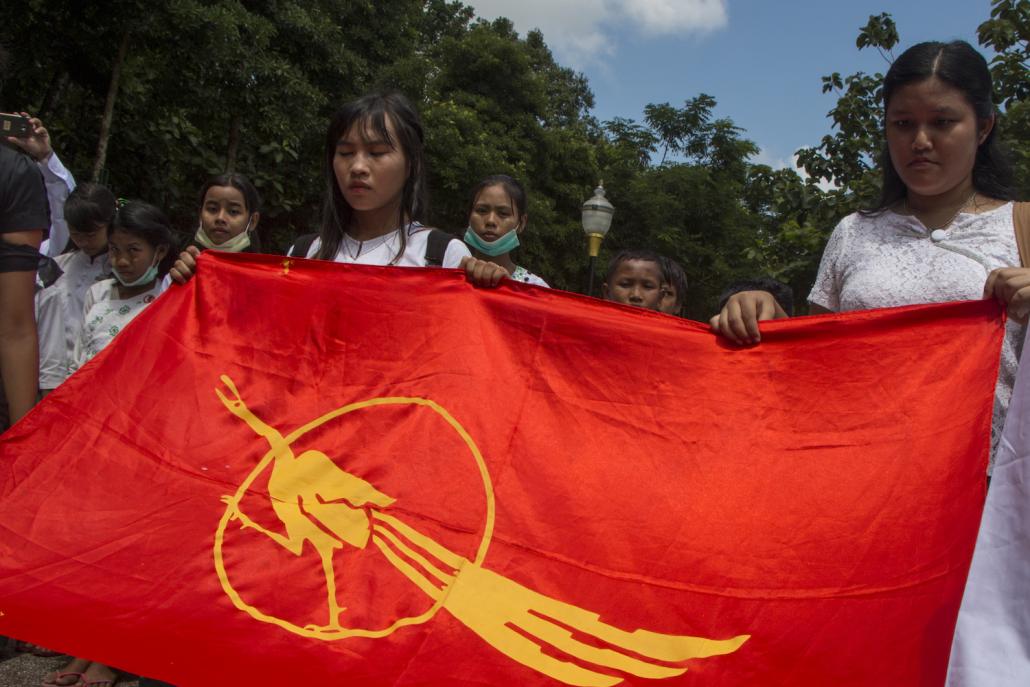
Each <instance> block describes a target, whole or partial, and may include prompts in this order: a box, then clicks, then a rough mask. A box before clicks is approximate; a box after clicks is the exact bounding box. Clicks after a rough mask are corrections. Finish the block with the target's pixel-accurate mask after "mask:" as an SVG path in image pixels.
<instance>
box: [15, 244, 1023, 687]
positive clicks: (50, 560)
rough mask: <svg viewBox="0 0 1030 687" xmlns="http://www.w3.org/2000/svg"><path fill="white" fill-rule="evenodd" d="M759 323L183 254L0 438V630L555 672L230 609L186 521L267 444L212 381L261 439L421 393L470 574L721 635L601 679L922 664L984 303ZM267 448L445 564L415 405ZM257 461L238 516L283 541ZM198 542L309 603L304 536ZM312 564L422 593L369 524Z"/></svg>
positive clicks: (932, 662)
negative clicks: (660, 661)
mask: <svg viewBox="0 0 1030 687" xmlns="http://www.w3.org/2000/svg"><path fill="white" fill-rule="evenodd" d="M763 332H764V334H763V343H762V344H761V345H760V346H758V347H755V348H751V349H748V350H734V349H733V348H732V347H730V346H728V345H726V344H725V343H724V342H722V341H720V340H718V339H716V337H714V336H713V335H712V334H711V333H709V332H708V330H707V327H705V326H702V325H700V324H698V323H693V322H688V321H682V320H676V319H673V318H670V317H667V316H663V315H659V314H656V313H651V312H644V311H639V310H633V309H629V308H625V307H621V306H615V305H612V304H607V303H602V302H600V301H596V300H593V299H588V298H584V297H580V296H576V295H572V294H567V293H562V292H558V291H548V290H545V289H538V288H535V287H529V286H526V285H523V284H515V283H505V285H503V286H502V287H500V288H498V289H494V290H485V289H475V288H473V287H471V286H470V285H468V284H467V283H466V281H465V278H464V276H463V275H462V274H461V273H460V272H457V271H449V270H448V271H445V270H417V269H403V268H375V267H359V266H340V265H335V264H331V263H324V262H314V261H310V262H309V261H299V260H292V261H290V264H289V266H288V267H284V263H283V259H282V258H272V257H269V256H250V255H240V256H223V255H218V254H216V253H213V252H208V253H205V254H204V255H203V256H202V257H201V263H200V269H199V273H198V276H197V278H195V279H193V280H192V281H191V282H190V283H189V284H188V285H187V286H185V287H179V286H175V287H173V288H171V289H170V290H169V291H168V292H167V293H166V294H165V295H163V296H162V297H161V298H160V299H159V300H158V301H157V302H156V303H155V304H154V305H152V306H151V307H149V308H148V309H147V310H145V311H144V312H143V313H142V314H141V315H140V316H139V317H138V318H137V319H136V320H135V321H134V322H133V323H132V324H131V325H130V326H129V327H128V328H126V329H125V330H124V332H123V333H121V334H119V336H118V338H117V339H116V340H115V342H114V343H113V344H112V345H111V346H110V347H109V348H108V349H106V350H104V351H103V352H102V353H101V354H100V355H99V356H97V357H96V358H95V359H94V360H93V361H92V362H90V363H89V364H88V365H86V366H85V367H84V368H83V369H82V370H81V371H80V372H79V373H77V374H76V375H74V376H73V377H72V378H71V379H70V380H69V381H68V382H67V383H66V384H64V385H63V386H61V387H60V388H59V389H58V390H57V391H56V392H54V393H53V394H52V395H51V396H50V397H48V398H47V399H46V401H45V402H43V403H42V404H41V405H40V406H38V407H37V408H35V409H34V410H33V411H32V412H31V413H30V414H29V415H28V416H27V417H26V418H25V419H24V420H23V421H22V422H21V423H19V424H18V425H17V426H16V427H15V428H13V429H12V430H10V431H9V432H8V433H7V434H5V435H4V436H3V438H2V440H0V634H4V635H10V636H15V637H18V638H21V639H25V640H28V641H32V642H36V643H39V644H42V645H45V646H48V647H53V648H56V649H60V650H63V651H67V652H70V653H73V654H75V655H79V656H86V657H91V658H94V659H97V660H102V661H105V662H107V663H110V664H113V665H115V666H119V667H122V668H125V669H127V670H132V671H136V672H141V673H144V674H147V675H150V676H152V677H156V678H161V679H165V680H168V681H171V682H173V683H175V684H178V685H180V686H181V687H190V686H191V685H216V684H222V685H242V684H250V685H266V684H267V685H272V684H286V685H299V684H308V683H309V682H315V683H319V684H327V683H329V682H330V681H332V683H333V684H348V685H369V686H376V685H405V686H407V685H437V684H439V685H510V684H524V685H531V684H540V685H547V684H560V683H558V682H556V681H555V680H553V679H551V678H549V677H546V676H545V675H543V674H541V673H540V672H537V671H535V670H533V669H531V668H529V667H526V666H524V665H522V664H520V663H519V662H517V661H514V660H511V659H510V658H508V657H507V656H505V655H504V654H502V653H501V652H499V651H498V650H497V649H496V648H494V647H493V646H491V645H490V644H489V643H488V642H486V641H484V640H483V639H481V638H480V637H479V636H477V634H475V633H474V632H472V631H471V630H470V629H469V627H467V626H466V624H465V623H463V622H461V621H460V620H459V619H458V618H457V617H455V616H454V615H452V614H450V613H448V612H446V611H440V612H438V613H437V614H436V615H435V616H433V617H432V618H431V619H430V620H428V621H427V622H424V623H422V624H418V625H412V626H408V627H402V628H400V629H398V630H397V631H396V632H393V633H392V634H390V635H389V636H387V637H385V638H375V639H373V638H362V637H351V638H346V639H338V640H334V641H325V640H322V639H317V638H308V637H302V636H299V635H297V634H295V633H292V632H289V631H287V630H285V629H283V628H282V627H280V626H278V625H276V624H273V623H269V622H262V621H260V620H257V619H255V618H254V617H252V616H251V615H249V614H248V613H245V612H242V611H241V610H238V608H237V607H235V606H234V604H233V601H232V600H231V599H230V598H229V596H228V595H227V593H226V592H225V590H224V589H223V586H222V585H221V584H220V583H219V579H218V577H217V575H216V566H215V563H214V560H215V554H214V548H215V534H216V532H217V531H219V528H220V522H222V520H223V518H224V516H225V513H226V508H227V505H226V503H225V501H224V500H223V499H224V498H225V497H226V496H228V495H231V494H233V493H234V492H235V491H236V490H237V489H238V487H239V486H240V485H241V483H243V482H244V480H245V479H247V477H248V475H250V474H251V473H252V472H253V471H254V470H255V467H256V466H257V465H258V463H259V461H260V460H262V457H263V456H265V454H266V453H268V452H269V443H268V442H267V441H265V440H264V439H262V438H260V437H259V436H257V435H256V434H255V433H254V431H252V430H251V429H250V428H249V427H248V426H247V425H246V424H245V423H244V422H242V421H241V420H240V419H239V418H237V417H236V416H234V415H233V414H232V413H230V412H228V411H227V409H226V405H224V404H223V403H222V401H221V400H220V399H219V397H218V396H217V395H216V393H215V389H216V388H219V389H222V390H223V391H224V390H225V386H224V385H223V384H222V383H221V382H220V376H221V375H227V376H228V377H230V378H231V379H232V381H233V382H234V383H235V385H236V387H237V388H238V390H239V395H240V397H241V398H242V399H243V400H244V401H245V402H246V404H247V405H248V406H249V408H251V409H252V410H253V411H254V412H255V413H256V414H257V415H259V416H260V417H261V418H262V419H263V420H265V421H266V422H268V423H269V424H271V425H273V426H275V427H276V428H277V429H278V430H280V431H281V432H282V434H284V435H285V434H288V433H290V432H293V431H294V430H296V429H298V428H300V427H302V426H304V425H306V424H307V423H310V422H312V421H313V420H315V419H316V418H318V417H320V416H323V415H324V414H326V413H329V412H330V411H333V410H334V409H338V408H341V407H344V406H347V405H348V404H351V403H355V402H360V401H365V400H369V399H374V398H382V397H418V398H422V399H428V400H430V401H433V402H435V403H436V404H439V406H440V407H442V408H444V409H446V411H447V412H449V413H450V415H451V416H453V418H454V419H455V420H456V422H458V423H460V425H461V427H463V428H464V429H465V430H466V431H467V432H468V435H469V437H470V438H471V440H472V441H473V442H474V443H475V445H476V446H477V447H478V449H479V451H480V452H481V454H482V457H483V462H484V465H485V468H486V470H487V472H488V474H489V479H490V482H491V484H492V493H493V496H494V499H495V504H496V519H495V522H494V525H493V531H492V536H491V537H490V538H489V543H488V548H487V549H486V552H485V557H484V558H483V560H482V568H483V569H486V570H489V571H492V572H493V573H496V574H498V575H501V576H503V577H505V578H507V579H509V580H512V581H514V582H516V583H518V584H519V585H521V586H523V587H525V588H527V589H531V590H533V591H534V592H536V593H539V594H542V595H546V596H547V597H550V598H552V599H556V600H559V601H561V602H563V603H566V604H572V605H574V606H576V607H579V608H581V609H584V610H586V611H589V612H591V613H594V614H598V615H599V616H600V619H601V621H603V622H604V623H608V624H610V625H612V626H615V627H618V628H621V629H623V630H627V631H632V630H635V629H637V628H642V629H644V630H648V631H652V632H658V633H663V634H672V635H692V636H698V637H706V638H712V639H717V640H724V639H728V638H731V637H735V636H738V635H749V636H750V638H749V639H748V640H747V641H746V642H745V643H744V644H743V645H742V646H741V647H740V648H739V649H738V650H736V651H734V652H733V653H728V654H726V655H719V656H712V657H709V658H700V659H693V660H690V661H687V662H686V663H685V664H683V665H685V666H686V667H687V668H688V670H687V672H686V673H684V674H683V675H681V676H678V677H671V678H666V679H653V680H652V679H644V678H638V677H632V676H626V675H623V674H620V673H619V672H618V671H610V670H609V671H605V672H606V673H609V674H611V675H612V676H613V678H616V679H617V678H625V682H624V683H623V684H634V685H636V684H655V685H676V684H683V685H688V684H690V685H705V686H706V687H707V686H716V685H718V686H728V685H792V686H798V685H820V686H825V685H837V686H844V685H939V684H942V683H943V679H944V673H945V669H946V665H947V657H948V650H949V647H950V641H951V635H952V632H953V628H954V623H955V617H956V614H957V611H958V606H959V601H960V597H961V593H962V587H963V584H964V582H965V578H966V573H967V570H968V566H969V561H970V557H971V555H972V551H973V543H974V539H975V536H976V531H977V526H978V523H979V518H980V512H981V508H982V505H983V499H984V474H985V468H986V461H987V453H988V441H989V440H988V437H989V427H990V421H991V398H992V393H993V389H994V382H995V379H996V376H997V367H998V350H999V346H1000V342H1001V338H1002V334H1003V323H1002V318H1001V313H1000V310H999V308H998V306H997V305H996V304H995V303H993V302H990V301H983V302H968V303H955V304H944V305H935V306H916V307H908V308H901V309H896V310H887V311H878V312H860V313H852V314H846V315H835V316H827V317H819V318H797V319H793V320H784V321H778V322H774V323H768V324H766V325H765V327H764V329H763ZM293 448H294V449H295V450H296V451H298V452H299V451H300V450H308V449H312V450H318V451H321V452H323V453H325V454H326V455H328V456H330V457H331V460H332V461H333V462H334V463H335V464H336V465H337V466H341V467H342V468H345V469H346V471H347V472H348V473H350V474H353V475H356V476H359V477H360V478H362V479H364V480H367V482H369V483H371V484H373V485H375V487H376V488H377V489H379V490H381V491H383V492H385V493H386V494H388V495H389V496H390V497H392V498H394V499H396V501H395V503H394V505H392V506H390V507H389V508H388V509H387V510H386V512H388V513H392V514H394V515H398V516H401V517H402V519H404V520H405V521H406V522H407V523H409V524H411V525H412V526H414V527H416V529H417V530H418V531H419V532H421V533H423V534H425V535H427V536H431V537H432V538H433V540H434V541H436V542H437V543H439V544H441V545H443V546H446V548H447V549H448V550H450V551H452V552H454V553H455V554H457V555H458V556H461V557H464V558H467V559H469V560H471V559H474V558H475V556H476V552H477V550H478V549H479V547H480V546H481V542H482V540H483V536H484V531H485V527H486V525H485V519H486V512H487V510H488V506H487V489H485V487H484V482H483V479H482V475H481V474H480V472H479V471H478V470H477V467H476V464H475V462H474V461H473V460H472V459H471V458H470V453H469V449H468V447H467V445H466V444H465V443H464V442H463V440H462V438H461V437H460V436H459V435H458V434H457V433H456V432H455V431H454V430H453V429H452V428H451V427H449V426H448V425H447V423H446V422H444V421H443V420H442V419H441V416H440V415H439V414H437V413H434V412H432V411H431V410H429V409H427V408H425V407H421V406H411V405H386V406H380V407H371V408H363V409H360V410H356V411H354V412H351V413H348V414H345V415H342V416H340V417H339V418H336V419H334V420H331V421H328V422H326V423H325V424H323V425H321V426H320V427H318V428H317V429H314V430H311V431H310V432H307V433H305V434H303V436H302V437H301V438H300V439H298V440H297V441H296V442H295V444H294V446H293ZM268 480H269V473H268V471H267V470H266V471H262V472H261V474H259V475H257V476H256V478H255V479H254V481H253V483H252V484H251V485H250V488H249V490H248V491H247V493H246V496H245V497H244V498H243V499H242V500H241V501H240V506H241V508H242V509H244V510H246V511H247V512H248V513H249V514H250V516H251V517H252V518H253V520H255V521H257V522H258V523H260V524H261V525H262V526H263V527H266V528H268V529H269V530H273V531H280V532H281V531H282V525H281V524H280V523H279V522H278V520H277V517H276V513H275V512H274V511H273V510H272V508H271V507H270V505H269V503H270V500H269V493H268ZM224 532H225V534H224V541H223V542H222V545H221V549H222V555H223V557H224V564H225V567H226V570H227V571H228V576H229V578H230V579H231V580H232V586H233V587H234V588H235V589H236V590H237V591H238V592H239V594H240V596H241V597H242V598H243V599H244V600H246V602H247V603H249V604H252V605H253V606H254V607H257V608H259V609H260V610H261V611H262V612H263V613H266V614H268V615H269V616H274V617H276V618H280V619H284V620H285V621H287V622H289V623H293V624H295V625H297V626H304V625H307V624H319V623H324V622H325V614H326V612H327V611H326V591H325V584H326V582H325V578H324V576H323V574H322V568H321V565H320V562H319V557H318V556H317V555H316V553H315V551H314V549H313V548H311V547H310V546H309V545H307V544H305V548H304V550H303V551H302V553H301V555H300V556H295V555H293V554H292V553H290V552H289V551H287V550H286V549H284V548H282V547H281V546H278V545H277V544H276V543H275V542H273V540H272V539H270V538H269V537H266V536H264V535H262V534H260V533H258V532H257V531H256V530H254V529H251V528H247V529H243V528H241V527H240V526H239V524H238V523H230V524H229V526H227V527H225V528H224ZM333 562H334V565H335V571H336V573H335V580H336V583H337V585H338V593H337V598H338V600H339V603H340V605H341V606H343V607H345V608H346V610H345V611H344V612H343V613H342V614H341V621H342V622H343V623H344V624H345V625H347V626H350V627H364V628H370V629H382V628H383V627H386V626H388V625H389V624H390V623H391V622H393V621H394V620H396V619H397V618H400V617H405V616H414V615H418V614H419V613H422V612H424V611H426V610H427V609H428V608H429V606H430V605H431V603H430V602H429V601H428V598H427V597H426V596H425V595H424V594H422V593H421V592H419V591H418V589H417V588H416V587H414V586H413V585H412V584H411V582H410V581H409V579H407V578H406V577H404V576H403V575H401V574H399V573H398V571H397V569H396V568H395V567H394V566H391V565H389V564H386V563H384V559H383V557H382V555H380V554H379V553H378V551H377V550H375V549H374V547H372V546H369V547H368V548H365V549H358V548H354V547H350V546H345V547H343V548H341V549H340V550H339V551H338V552H337V553H336V555H335V557H334V560H333ZM486 605H487V606H488V605H489V604H486ZM551 652H552V650H551V649H547V650H545V653H551Z"/></svg>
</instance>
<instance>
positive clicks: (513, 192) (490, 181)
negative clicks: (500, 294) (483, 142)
mask: <svg viewBox="0 0 1030 687" xmlns="http://www.w3.org/2000/svg"><path fill="white" fill-rule="evenodd" d="M527 204H528V203H527V200H526V189H525V188H524V187H523V186H522V184H520V183H519V182H518V181H516V180H515V179H513V178H511V177H510V176H508V175H506V174H496V175H494V176H490V177H487V178H486V179H483V180H482V181H481V182H479V183H478V184H476V186H475V188H473V189H472V202H471V203H470V204H469V226H468V229H466V230H465V243H466V244H468V247H469V248H470V249H472V254H473V255H475V256H476V257H477V258H481V259H483V260H488V261H490V262H493V263H496V264H498V265H500V266H501V267H503V268H504V269H505V270H507V271H508V273H509V274H511V278H512V279H513V280H515V281H521V282H524V283H526V284H535V285H536V286H544V287H546V286H547V282H545V281H544V280H543V279H541V278H540V277H538V276H536V275H535V274H533V273H532V272H530V271H529V270H527V269H526V268H525V267H522V266H520V265H516V264H515V261H514V260H513V259H512V257H511V252H512V251H513V250H515V249H516V248H518V247H519V236H520V235H521V234H522V232H523V231H525V229H526V224H527V222H528V221H529V215H528V213H527Z"/></svg>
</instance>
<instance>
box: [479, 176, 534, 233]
mask: <svg viewBox="0 0 1030 687" xmlns="http://www.w3.org/2000/svg"><path fill="white" fill-rule="evenodd" d="M491 186H503V187H504V192H505V193H507V194H508V198H510V199H511V203H512V208H511V209H512V210H513V211H514V212H515V216H516V217H518V219H519V221H520V222H521V221H522V217H523V215H525V214H526V213H527V207H528V205H529V199H528V197H527V196H526V188H525V187H524V186H523V185H522V184H521V183H519V181H518V180H517V179H514V178H513V177H510V176H508V175H507V174H493V175H491V176H488V177H487V178H486V179H483V180H482V181H480V182H479V183H478V184H476V185H475V186H473V187H472V195H471V197H470V198H469V211H468V214H469V216H471V215H472V210H473V209H474V208H475V207H476V200H478V199H479V194H480V193H482V192H483V190H484V189H487V188H490V187H491Z"/></svg>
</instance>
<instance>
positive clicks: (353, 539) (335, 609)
mask: <svg viewBox="0 0 1030 687" xmlns="http://www.w3.org/2000/svg"><path fill="white" fill-rule="evenodd" d="M221 379H222V383H223V384H225V386H226V388H227V389H228V391H229V394H230V395H226V394H225V393H223V392H222V391H221V390H220V389H216V391H215V393H217V394H218V397H219V398H220V399H221V400H222V403H224V404H225V407H226V408H228V409H229V410H230V411H231V412H232V413H233V414H234V415H236V416H237V417H239V418H240V419H241V420H243V421H244V422H246V423H247V425H249V426H250V428H251V429H253V430H254V432H256V433H257V435H258V436H260V437H263V438H264V439H266V440H267V441H268V444H269V446H271V449H272V453H273V461H274V462H273V463H272V472H271V474H270V475H269V478H268V495H269V496H270V497H271V502H272V510H274V511H275V514H276V516H277V517H278V518H279V520H280V521H281V522H282V523H283V527H284V528H285V531H286V534H285V536H284V535H282V534H280V533H278V532H273V531H271V530H269V529H266V528H264V527H262V526H261V525H259V524H258V523H256V522H254V520H252V519H251V518H250V517H249V516H247V515H246V514H245V513H243V512H242V511H241V510H240V509H239V507H238V504H237V503H236V502H235V501H234V499H233V497H230V496H227V497H225V498H224V499H223V500H224V501H225V502H226V503H228V504H229V505H230V506H232V507H233V508H234V513H233V517H234V518H236V519H238V520H239V521H240V523H241V525H242V526H244V527H251V528H253V529H255V530H257V531H258V532H261V533H262V534H264V535H266V536H268V537H270V538H271V539H272V540H273V541H274V542H275V543H277V544H279V545H280V546H282V547H283V548H284V549H286V550H288V551H289V552H290V553H292V554H294V555H295V556H299V555H301V552H302V551H303V549H304V542H305V541H307V542H311V545H312V546H313V547H314V548H315V550H316V551H317V552H318V555H319V557H320V558H321V559H322V570H323V572H324V573H325V583H326V589H327V592H328V598H329V622H328V624H326V625H324V626H311V627H309V629H317V630H338V629H341V625H340V620H339V616H340V613H342V612H343V611H344V610H345V609H344V608H342V607H341V606H340V605H339V601H338V600H337V598H336V575H335V573H334V571H333V552H334V551H335V550H336V549H340V548H342V547H343V544H344V543H347V544H350V545H351V546H354V547H355V548H358V549H364V548H365V547H366V546H367V545H368V541H369V537H370V536H371V532H372V523H371V516H370V513H369V510H370V507H372V506H376V507H379V508H386V507H387V506H389V505H390V504H392V503H393V502H394V499H392V498H391V497H389V496H387V495H386V494H384V493H383V492H381V491H379V490H378V489H376V488H375V487H373V486H372V485H371V484H369V483H368V482H366V481H365V480H363V479H361V478H360V477H355V476H354V475H352V474H350V473H349V472H346V471H344V470H341V469H340V468H339V467H338V466H337V465H336V464H335V463H334V462H333V461H332V460H331V459H330V458H329V456H327V455H325V454H324V453H321V452H320V451H304V452H303V453H301V454H300V455H299V456H295V455H294V454H293V449H292V448H290V445H289V444H288V443H287V442H286V440H285V439H284V438H283V435H282V434H281V433H280V432H279V431H278V430H277V429H275V428H274V427H271V426H269V425H268V424H267V423H265V422H264V421H262V420H261V419H260V418H258V417H257V416H256V415H254V413H253V412H251V410H250V409H249V408H248V407H247V405H246V404H245V403H244V402H243V400H242V399H241V398H240V394H239V391H238V390H237V389H236V385H235V384H233V382H232V380H231V379H229V378H228V377H226V376H224V375H223V376H222V378H221Z"/></svg>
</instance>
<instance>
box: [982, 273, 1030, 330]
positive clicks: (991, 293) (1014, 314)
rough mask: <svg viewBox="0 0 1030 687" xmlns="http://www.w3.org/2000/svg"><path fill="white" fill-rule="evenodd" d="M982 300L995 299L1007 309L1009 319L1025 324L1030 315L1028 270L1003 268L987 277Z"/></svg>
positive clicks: (1029, 275)
mask: <svg viewBox="0 0 1030 687" xmlns="http://www.w3.org/2000/svg"><path fill="white" fill-rule="evenodd" d="M984 298H997V299H998V300H999V301H1001V302H1002V303H1004V304H1005V305H1006V306H1007V307H1008V312H1009V317H1011V318H1012V319H1013V320H1015V321H1016V322H1019V323H1020V324H1026V322H1027V316H1028V315H1030V268H1027V267H1003V268H1001V269H997V270H994V271H993V272H991V273H990V274H989V275H987V283H986V284H985V285H984Z"/></svg>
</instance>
